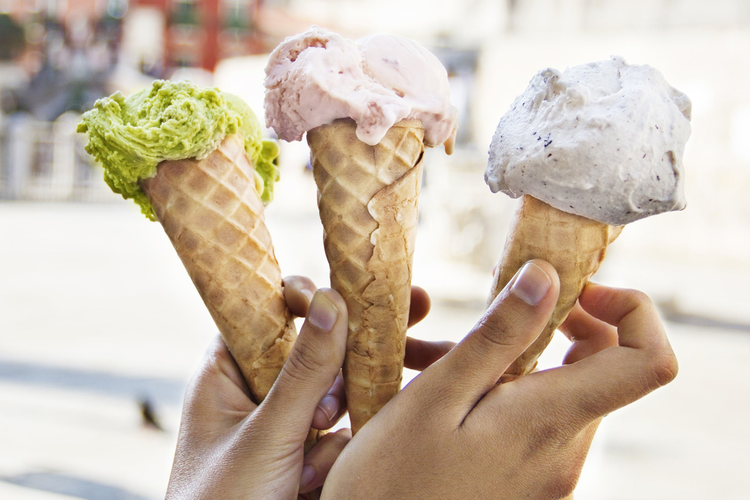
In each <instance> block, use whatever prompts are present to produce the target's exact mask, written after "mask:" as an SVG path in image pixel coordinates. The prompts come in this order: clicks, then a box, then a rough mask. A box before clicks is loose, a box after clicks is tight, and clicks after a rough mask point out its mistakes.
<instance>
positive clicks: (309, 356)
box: [284, 342, 325, 380]
mask: <svg viewBox="0 0 750 500" xmlns="http://www.w3.org/2000/svg"><path fill="white" fill-rule="evenodd" d="M324 367H325V359H323V358H322V357H321V356H320V355H319V354H318V353H317V352H316V351H315V349H313V348H312V347H310V346H308V345H306V344H305V343H303V342H299V343H298V344H297V345H295V346H294V349H293V350H292V353H291V354H290V355H289V358H287V361H286V363H285V364H284V371H286V372H287V374H288V375H289V376H291V377H292V378H295V379H299V380H309V378H310V373H317V372H320V371H322V370H323V368H324Z"/></svg>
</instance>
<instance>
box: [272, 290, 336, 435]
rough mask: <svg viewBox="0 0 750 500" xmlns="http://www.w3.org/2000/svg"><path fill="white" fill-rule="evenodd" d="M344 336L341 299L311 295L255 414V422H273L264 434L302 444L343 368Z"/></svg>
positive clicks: (320, 293) (324, 293)
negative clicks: (279, 435)
mask: <svg viewBox="0 0 750 500" xmlns="http://www.w3.org/2000/svg"><path fill="white" fill-rule="evenodd" d="M347 333H348V318H347V309H346V303H345V302H344V299H342V298H341V295H339V294H338V293H337V292H336V291H335V290H332V289H320V290H318V291H317V292H315V295H314V296H313V299H312V301H311V303H310V309H309V311H308V313H307V318H306V319H305V323H304V324H303V325H302V328H301V329H300V332H299V337H298V338H297V341H296V342H295V344H294V348H293V349H292V352H291V353H290V354H289V358H288V359H287V360H286V363H284V367H283V368H282V370H281V373H280V374H279V377H278V379H276V383H274V385H273V388H272V389H271V391H270V392H269V393H268V396H267V397H266V399H265V400H264V401H263V403H262V404H261V405H260V407H259V408H258V412H260V413H261V415H258V416H259V417H266V418H269V419H270V420H271V421H272V422H273V425H272V426H270V427H269V428H272V429H277V430H278V431H279V432H282V433H283V434H284V435H285V436H288V437H297V436H299V437H300V440H304V438H305V436H307V433H308V431H309V430H310V425H311V424H312V419H313V416H314V414H315V409H316V408H317V406H318V403H319V402H320V400H321V399H322V398H323V396H325V395H326V393H327V392H328V390H329V389H330V388H331V386H332V385H333V383H334V381H335V380H336V375H337V374H338V373H339V370H340V369H341V366H342V365H343V363H344V353H345V352H346V337H347Z"/></svg>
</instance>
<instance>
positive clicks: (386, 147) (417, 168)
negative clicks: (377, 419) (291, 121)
mask: <svg viewBox="0 0 750 500" xmlns="http://www.w3.org/2000/svg"><path fill="white" fill-rule="evenodd" d="M423 139H424V129H423V127H422V123H421V122H420V121H419V120H404V121H401V122H399V123H397V124H395V125H394V126H393V127H391V128H390V129H389V130H388V132H387V134H386V135H385V137H384V138H383V139H382V140H381V141H380V143H378V144H377V145H375V146H369V145H367V144H365V143H363V142H362V141H360V140H359V139H358V138H357V135H356V123H355V122H354V121H353V120H350V119H341V120H336V121H334V122H333V123H332V124H330V125H323V126H320V127H317V128H314V129H312V130H310V131H309V132H308V134H307V141H308V143H309V145H310V148H311V159H312V165H313V174H314V177H315V182H316V183H317V186H318V207H319V209H320V218H321V221H322V223H323V228H324V238H323V241H324V246H325V251H326V256H327V258H328V262H329V265H330V269H331V286H332V287H333V288H334V289H335V290H336V291H338V292H339V293H340V294H341V295H342V296H343V298H344V300H345V301H346V305H347V308H348V311H349V337H348V341H347V351H346V359H345V361H344V381H345V386H346V395H347V405H348V408H349V415H350V419H351V425H352V432H354V433H356V432H357V431H358V430H359V429H360V428H361V427H362V426H363V425H364V424H365V423H366V422H367V421H368V420H369V419H370V418H371V417H372V416H373V415H375V413H377V411H378V410H380V408H382V407H383V406H384V405H385V404H386V403H387V402H388V401H389V400H390V399H391V398H392V397H393V396H395V395H396V394H397V393H398V391H399V389H400V387H401V375H402V369H403V363H404V352H405V345H406V328H407V323H408V319H409V305H410V301H411V266H412V255H413V252H414V239H415V236H416V228H417V198H418V196H419V190H420V185H421V178H422V163H421V159H422V155H423V153H424V144H423Z"/></svg>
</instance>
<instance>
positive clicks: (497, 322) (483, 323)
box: [476, 314, 517, 348]
mask: <svg viewBox="0 0 750 500" xmlns="http://www.w3.org/2000/svg"><path fill="white" fill-rule="evenodd" d="M476 330H478V333H479V335H480V337H481V338H482V339H483V340H484V341H486V342H487V343H489V344H493V345H496V346H498V347H503V348H508V347H513V346H515V345H516V344H517V338H516V337H517V335H515V334H514V333H513V327H512V322H510V321H509V318H508V316H507V315H501V314H485V315H484V316H483V317H482V319H481V320H480V321H479V324H478V325H477V327H476Z"/></svg>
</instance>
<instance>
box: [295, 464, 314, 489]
mask: <svg viewBox="0 0 750 500" xmlns="http://www.w3.org/2000/svg"><path fill="white" fill-rule="evenodd" d="M314 480H315V467H313V466H312V465H305V466H304V467H302V475H301V476H300V478H299V486H300V488H305V487H307V486H308V485H309V484H310V483H312V482H313V481H314Z"/></svg>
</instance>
